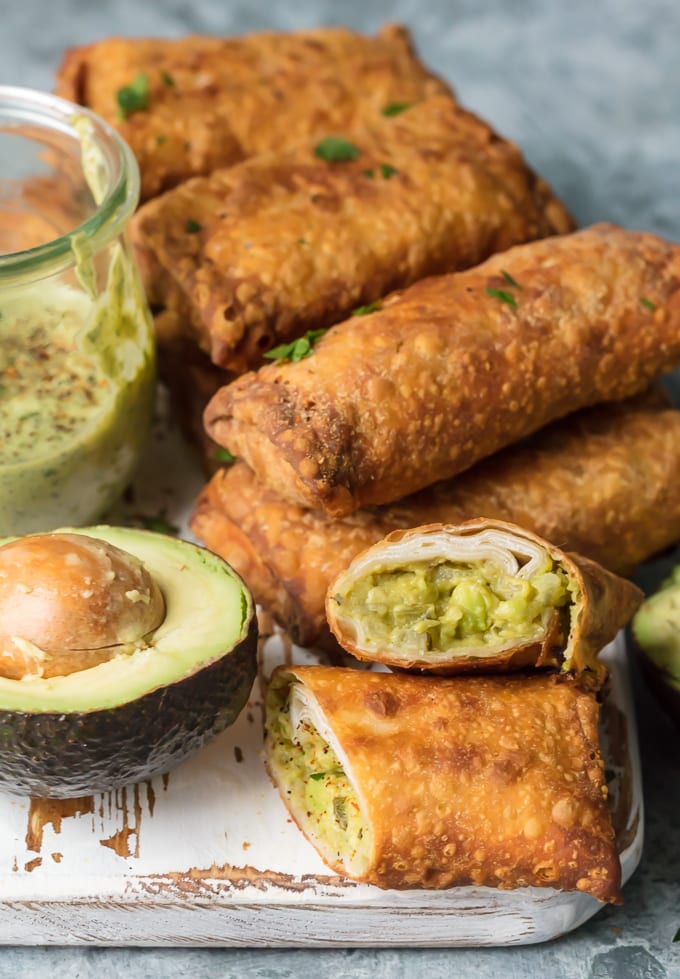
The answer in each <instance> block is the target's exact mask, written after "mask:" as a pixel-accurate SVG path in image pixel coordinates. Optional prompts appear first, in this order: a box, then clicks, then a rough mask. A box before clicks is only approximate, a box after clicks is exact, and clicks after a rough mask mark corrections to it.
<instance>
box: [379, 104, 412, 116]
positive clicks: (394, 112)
mask: <svg viewBox="0 0 680 979" xmlns="http://www.w3.org/2000/svg"><path fill="white" fill-rule="evenodd" d="M412 105H413V102H390V103H389V105H386V106H385V108H384V109H383V110H382V114H383V115H384V116H398V115H399V113H400V112H404V111H405V110H406V109H410V108H411V106H412Z"/></svg>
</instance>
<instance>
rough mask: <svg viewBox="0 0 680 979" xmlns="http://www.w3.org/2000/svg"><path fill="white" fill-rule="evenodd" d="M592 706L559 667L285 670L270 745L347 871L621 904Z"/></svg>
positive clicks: (333, 857) (324, 853) (296, 808)
mask: <svg viewBox="0 0 680 979" xmlns="http://www.w3.org/2000/svg"><path fill="white" fill-rule="evenodd" d="M597 716H598V705H597V702H596V700H595V698H594V697H592V696H591V695H589V694H588V693H587V692H585V691H583V690H582V689H580V688H579V687H578V685H577V684H576V683H574V682H571V681H570V680H569V678H565V677H556V676H546V675H542V674H534V675H532V676H527V677H521V678H516V677H507V676H504V677H455V678H450V679H442V678H437V679H435V678H433V677H419V676H411V675H407V674H389V673H369V672H365V671H362V670H346V669H337V668H333V667H321V666H308V667H302V666H295V667H279V668H278V669H277V670H276V671H275V672H274V674H273V676H272V679H271V683H270V685H269V689H268V692H267V701H266V739H265V752H266V760H267V765H268V768H269V772H270V774H271V776H272V778H273V780H274V782H275V783H276V785H277V786H278V789H279V792H280V793H281V797H282V799H283V801H284V802H285V804H286V806H287V807H288V809H289V811H290V813H291V815H292V817H293V818H294V819H295V821H296V822H297V824H298V826H299V827H300V829H301V830H302V832H303V833H304V834H305V836H306V837H307V838H308V839H309V841H310V842H311V843H312V844H313V845H314V846H315V847H316V849H317V850H318V851H319V853H320V855H321V857H322V858H323V860H324V861H325V862H326V863H327V864H329V866H331V867H332V868H333V870H335V871H336V872H337V873H340V874H343V875H344V876H347V877H351V878H353V879H354V880H358V881H362V882H364V883H369V884H375V885H377V886H378V887H383V888H394V889H407V888H446V887H455V886H459V885H466V884H473V885H476V886H487V887H496V888H501V889H506V890H507V889H513V888H517V887H554V888H559V889H562V890H570V891H573V890H579V891H584V892H586V893H588V894H592V895H593V896H594V897H596V898H597V899H598V900H600V901H612V902H616V901H617V900H618V897H619V889H620V873H621V871H620V862H619V858H618V854H617V851H616V846H615V840H614V831H613V828H612V822H611V816H610V813H609V810H608V806H607V788H606V784H605V779H604V767H603V762H602V757H601V753H600V748H599V744H598V735H597Z"/></svg>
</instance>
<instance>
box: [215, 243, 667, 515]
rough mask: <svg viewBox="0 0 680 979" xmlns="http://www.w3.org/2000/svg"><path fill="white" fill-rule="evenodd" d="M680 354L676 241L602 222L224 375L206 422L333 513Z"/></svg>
mask: <svg viewBox="0 0 680 979" xmlns="http://www.w3.org/2000/svg"><path fill="white" fill-rule="evenodd" d="M678 364H680V246H677V245H673V244H670V243H668V242H666V241H664V240H663V239H661V238H658V237H655V236H654V235H650V234H644V233H641V232H632V231H626V230H624V229H622V228H619V227H616V226H614V225H604V224H601V225H595V226H593V227H591V228H588V229H585V230H583V231H579V232H575V233H573V234H570V235H563V236H561V237H556V238H548V239H544V240H542V241H536V242H532V243H530V244H525V245H518V246H516V247H515V248H511V249H510V250H509V251H507V252H504V253H503V254H501V255H495V256H493V257H492V258H490V259H488V260H487V261H486V262H484V263H482V264H481V265H479V266H477V267H475V268H474V269H471V270H468V271H465V272H458V273H454V274H452V275H443V276H436V277H432V278H429V279H423V280H421V281H419V282H417V283H415V284H414V285H412V286H410V287H409V288H408V289H406V290H404V291H403V292H401V293H399V292H397V293H394V294H392V295H391V296H389V297H388V298H387V299H386V300H384V302H383V303H382V306H381V308H380V309H378V310H377V311H375V312H372V313H370V314H369V315H366V316H357V317H352V318H351V319H349V320H347V321H345V322H343V323H340V324H338V325H336V326H334V327H332V328H331V329H330V330H329V331H328V332H327V333H326V334H325V335H324V336H322V337H321V338H320V339H319V340H318V342H317V344H316V346H315V347H314V349H313V352H312V353H311V355H310V356H307V357H305V358H304V359H301V360H300V361H299V362H298V363H276V364H272V365H268V366H266V367H263V368H261V369H260V370H259V371H257V372H255V373H248V374H245V375H243V376H241V377H239V378H238V379H237V380H236V381H234V382H233V383H231V384H228V385H227V386H225V387H223V388H222V389H221V390H220V391H218V392H217V394H216V395H215V396H214V397H213V398H212V400H211V402H210V404H209V405H208V408H207V409H206V414H205V422H206V427H207V431H208V434H209V435H210V436H211V437H212V438H214V439H215V441H217V442H218V443H220V444H221V445H223V446H226V447H227V448H228V449H229V450H230V451H231V452H232V453H233V454H234V455H237V456H240V457H242V458H243V459H244V460H245V461H246V462H247V463H248V464H249V465H250V466H251V468H252V469H253V470H254V471H255V472H256V473H257V475H258V477H259V478H260V480H261V481H262V482H264V483H265V484H266V485H268V486H269V487H271V488H272V489H273V490H275V491H276V492H278V493H279V495H281V496H282V497H283V498H284V499H287V500H289V501H291V502H295V503H299V504H300V505H302V506H307V507H313V508H316V509H322V510H325V511H326V512H328V513H329V514H331V515H332V516H336V517H340V516H346V515H347V514H349V513H352V512H353V511H355V510H356V509H358V508H359V507H360V506H366V505H367V504H376V503H387V502H391V501H393V500H396V499H400V498H401V497H403V496H405V495H407V494H409V493H412V492H414V491H416V490H418V489H420V488H422V487H424V486H428V485H430V484H432V483H433V482H435V481H437V480H440V479H445V478H448V477H450V476H454V475H456V474H457V473H459V472H461V471H463V470H464V469H467V468H469V467H470V466H471V465H473V464H474V463H475V462H477V461H478V460H479V459H482V458H484V457H486V456H488V455H491V454H492V453H493V452H495V451H497V450H498V449H500V448H502V447H503V446H505V445H508V444H510V443H512V442H516V441H517V440H518V439H521V438H523V437H525V436H527V435H529V434H530V433H532V432H534V431H536V430H538V429H539V428H541V427H542V426H544V425H546V424H548V423H549V422H551V421H553V420H555V419H557V418H559V417H562V416H564V415H567V414H569V413H570V412H573V411H576V410H578V409H579V408H583V407H586V406H588V405H591V404H596V403H598V402H603V401H613V400H617V399H621V398H625V397H628V396H630V395H632V394H635V393H636V392H639V391H641V390H642V389H644V388H645V387H646V386H647V385H648V384H649V383H650V381H651V380H652V379H653V378H654V377H656V376H657V375H658V374H659V373H661V372H663V371H665V370H670V369H672V368H674V367H676V366H677V365H678Z"/></svg>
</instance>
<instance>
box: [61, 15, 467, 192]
mask: <svg viewBox="0 0 680 979" xmlns="http://www.w3.org/2000/svg"><path fill="white" fill-rule="evenodd" d="M56 92H57V94H58V95H61V96H62V97H63V98H66V99H69V100H70V101H72V102H77V103H79V104H80V105H85V106H88V107H89V108H91V109H93V110H94V111H95V112H97V113H98V114H99V115H100V116H103V118H104V119H106V120H107V122H109V123H111V125H113V126H115V127H116V128H117V129H118V131H119V132H120V134H121V135H122V136H123V138H124V139H125V140H126V141H127V142H128V143H129V144H130V146H131V147H132V150H133V152H134V153H135V156H136V157H137V160H138V162H139V166H140V170H141V177H142V199H143V200H144V199H146V198H148V197H152V196H154V195H156V194H158V193H160V192H161V191H163V190H165V189H167V188H169V187H174V186H175V185H176V184H178V183H181V182H182V181H183V180H187V179H188V178H189V177H193V176H197V175H198V174H204V173H210V172H211V171H212V170H215V169H217V168H218V167H223V166H230V165H231V164H232V163H236V162H238V161H239V160H243V159H245V158H246V157H248V156H253V155H255V154H257V153H262V152H265V151H267V150H272V149H276V150H278V149H281V148H283V147H287V146H294V145H295V144H296V143H298V142H299V141H300V140H304V139H306V138H307V137H309V136H310V135H312V134H319V135H322V136H323V135H327V134H329V133H333V132H337V131H343V130H351V129H353V128H355V127H356V126H357V125H358V124H360V122H361V120H362V119H363V118H365V117H371V116H374V115H378V114H379V113H380V112H381V111H382V110H383V109H386V108H388V107H390V106H394V105H400V104H403V103H408V102H413V101H417V100H418V99H422V98H426V97H427V96H428V95H433V94H436V93H442V92H444V93H445V92H449V88H448V86H447V85H446V84H445V83H444V82H443V81H440V80H439V79H438V78H436V77H435V76H434V75H432V74H431V73H430V72H429V71H428V70H427V69H426V68H425V67H424V66H423V64H422V63H421V62H420V61H419V60H418V57H417V55H416V53H415V51H414V49H413V46H412V43H411V38H410V35H409V33H408V31H407V30H406V29H405V28H403V27H399V26H396V25H386V26H384V27H383V28H382V29H381V30H380V31H379V32H378V34H377V35H376V36H375V37H366V36H364V35H362V34H357V33H355V32H354V31H350V30H347V29H346V28H342V27H323V28H317V29H315V30H309V31H299V32H295V33H283V32H274V31H272V32H266V33H258V34H250V35H247V36H245V37H240V38H221V37H209V36H201V35H190V36H187V37H184V38H181V39H166V38H126V37H111V38H107V39H105V40H102V41H97V42H95V43H94V44H86V45H82V46H80V47H74V48H70V49H69V50H68V51H67V52H66V54H65V56H64V59H63V62H62V64H61V67H60V69H59V72H58V77H57V86H56Z"/></svg>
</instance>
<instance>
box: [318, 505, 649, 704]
mask: <svg viewBox="0 0 680 979" xmlns="http://www.w3.org/2000/svg"><path fill="white" fill-rule="evenodd" d="M642 597H643V596H642V592H641V591H640V589H639V588H638V587H637V586H636V585H634V584H633V583H632V582H631V581H627V580H626V579H625V578H619V577H618V576H617V575H614V574H612V573H611V571H606V570H605V569H604V568H602V567H601V566H600V565H599V564H595V562H594V561H590V560H588V558H585V557H583V556H582V555H580V554H567V553H566V552H565V551H563V550H561V549H560V548H558V547H555V546H554V545H551V544H549V543H548V542H547V541H546V540H543V539H542V538H541V537H538V536H537V535H536V534H532V533H530V532H529V531H527V530H524V529H522V528H521V527H517V526H516V525H514V524H511V523H507V522H505V521H501V520H489V519H486V518H479V519H477V520H469V521H467V522H466V523H463V524H459V525H457V526H453V525H450V524H441V523H439V524H429V525H426V526H423V527H415V528H413V529H411V530H395V531H393V532H392V533H391V534H388V536H387V537H386V538H385V539H384V540H382V541H379V542H378V543H377V544H374V545H373V546H372V547H369V548H368V549H367V550H366V551H363V552H362V553H361V554H359V555H357V557H355V558H354V560H353V561H352V563H351V564H350V565H349V567H348V568H347V569H345V570H344V571H342V572H341V573H340V574H339V575H338V577H337V578H336V579H335V580H334V581H332V582H331V584H330V585H329V588H328V595H327V598H326V616H327V618H328V624H329V626H330V628H331V631H332V632H333V634H334V635H335V638H336V639H337V640H338V642H339V643H340V645H341V646H342V647H343V649H346V650H347V651H348V652H349V653H351V654H352V655H353V656H356V657H357V659H365V660H370V661H373V662H377V663H382V664H383V665H384V666H391V667H397V668H400V669H406V670H413V669H417V670H423V671H428V670H429V671H432V672H436V673H443V674H454V673H460V672H466V671H471V670H472V671H474V670H481V671H494V670H516V669H520V668H523V667H527V666H531V667H545V666H547V667H556V668H558V669H560V670H562V671H563V672H565V673H574V674H578V675H579V676H580V677H581V678H582V680H583V681H584V683H588V684H591V685H593V686H598V685H600V684H601V683H602V682H603V681H604V679H605V677H606V673H607V671H606V667H605V666H604V664H602V663H601V662H600V661H599V660H598V658H597V655H598V653H599V652H600V650H601V649H602V648H603V647H604V646H606V645H607V643H609V642H611V640H612V639H613V638H614V636H615V635H616V633H617V632H618V631H619V629H621V628H622V627H623V626H624V625H626V623H627V622H628V621H629V619H630V618H631V616H632V615H633V613H634V612H635V610H636V609H637V607H638V606H639V604H640V602H641V601H642Z"/></svg>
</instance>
